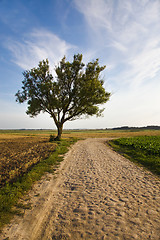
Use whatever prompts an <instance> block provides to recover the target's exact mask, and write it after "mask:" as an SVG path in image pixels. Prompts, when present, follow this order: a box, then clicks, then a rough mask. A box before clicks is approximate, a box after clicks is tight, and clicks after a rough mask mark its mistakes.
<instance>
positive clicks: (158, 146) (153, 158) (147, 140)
mask: <svg viewBox="0 0 160 240" xmlns="http://www.w3.org/2000/svg"><path fill="white" fill-rule="evenodd" d="M110 144H111V146H112V147H113V148H114V149H115V150H116V151H118V152H120V153H122V154H125V156H128V157H129V158H130V159H131V160H132V161H135V162H137V163H140V164H142V165H144V166H145V167H147V168H148V169H150V170H151V171H152V172H154V173H156V174H158V175H160V136H140V137H132V138H119V139H115V140H112V141H110Z"/></svg>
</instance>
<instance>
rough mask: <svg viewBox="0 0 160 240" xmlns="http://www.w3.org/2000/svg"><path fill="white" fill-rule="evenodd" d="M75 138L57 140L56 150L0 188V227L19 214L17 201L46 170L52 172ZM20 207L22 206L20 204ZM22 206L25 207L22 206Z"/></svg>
mask: <svg viewBox="0 0 160 240" xmlns="http://www.w3.org/2000/svg"><path fill="white" fill-rule="evenodd" d="M76 141H77V139H75V138H70V139H62V140H61V141H59V142H57V147H56V150H55V151H54V152H53V153H52V155H50V157H48V158H47V159H43V160H41V161H40V162H39V163H38V164H37V165H35V166H34V167H33V168H32V169H31V170H30V171H29V172H28V173H25V174H24V175H23V176H21V177H19V178H18V179H17V181H16V182H14V183H7V184H6V185H5V186H4V187H2V188H1V189H0V229H2V227H3V226H4V224H6V223H8V222H9V221H10V219H11V218H12V217H13V216H14V214H19V211H17V210H15V209H16V207H18V206H19V207H20V205H21V204H20V205H19V203H18V201H19V199H20V198H21V197H22V196H24V194H26V193H27V192H28V191H29V190H30V189H31V187H32V185H33V183H34V182H36V181H37V180H40V179H41V177H42V176H43V175H44V174H45V173H46V172H54V169H55V166H56V165H57V164H59V163H60V162H61V161H62V160H63V156H62V154H64V153H66V152H67V151H68V147H69V146H70V145H71V144H73V143H75V142H76ZM21 207H22V206H21ZM24 208H26V207H25V206H24Z"/></svg>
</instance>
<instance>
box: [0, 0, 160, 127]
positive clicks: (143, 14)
mask: <svg viewBox="0 0 160 240" xmlns="http://www.w3.org/2000/svg"><path fill="white" fill-rule="evenodd" d="M0 53H1V54H0V72H1V76H0V129H9V128H11V129H14V128H55V125H54V122H53V120H52V119H51V118H50V117H49V116H48V115H47V114H40V115H39V116H37V117H36V118H29V116H27V115H26V113H25V111H26V107H27V106H26V104H17V103H16V102H15V93H16V92H17V90H18V89H20V88H21V86H22V85H21V82H22V80H23V75H22V72H23V71H24V70H27V69H31V68H33V67H36V66H37V65H38V63H39V61H41V60H43V59H46V58H48V59H49V61H50V64H51V68H52V69H54V66H55V65H56V64H57V63H58V62H59V61H60V60H61V58H62V57H63V56H64V55H66V57H67V59H68V60H72V57H73V55H74V54H76V53H82V54H83V60H84V62H85V63H87V62H88V61H91V60H93V59H96V58H99V62H100V64H101V65H104V64H105V65H106V70H105V71H103V76H102V77H103V78H104V80H105V84H104V86H105V88H106V90H107V91H109V92H111V93H112V96H111V98H110V101H109V102H107V103H106V104H105V105H104V106H103V107H105V111H104V117H103V118H96V117H91V118H88V119H80V120H76V121H72V122H66V123H65V126H64V128H110V127H118V126H126V125H127V126H147V125H160V107H159V104H160V1H159V0H141V1H139V0H134V1H133V0H112V1H111V0H46V1H43V0H34V1H33V0H27V1H26V0H13V1H10V0H0ZM52 71H53V70H52Z"/></svg>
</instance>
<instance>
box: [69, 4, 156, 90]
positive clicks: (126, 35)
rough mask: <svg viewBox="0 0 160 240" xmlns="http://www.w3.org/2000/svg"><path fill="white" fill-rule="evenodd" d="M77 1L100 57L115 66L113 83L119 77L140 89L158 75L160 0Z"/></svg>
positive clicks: (120, 79) (122, 81) (123, 81)
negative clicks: (140, 85)
mask: <svg viewBox="0 0 160 240" xmlns="http://www.w3.org/2000/svg"><path fill="white" fill-rule="evenodd" d="M74 2H75V6H76V8H77V9H78V10H79V11H80V12H81V13H82V14H83V15H84V17H85V19H86V21H87V24H88V28H89V30H90V34H91V35H92V37H90V39H93V42H94V43H95V46H96V54H97V55H101V56H102V58H104V59H105V61H106V65H107V64H109V65H114V66H115V68H114V70H115V76H114V72H112V74H113V78H112V80H113V81H114V79H115V77H116V76H118V79H119V81H120V82H121V84H123V83H124V84H128V86H129V85H131V86H133V85H134V84H135V85H136V86H137V84H138V82H139V84H142V83H145V81H148V79H152V78H154V77H155V76H156V74H157V73H158V71H159V69H160V27H159V26H160V25H159V23H160V1H159V0H144V1H138V0H135V1H132V0H128V1H125V0H116V1H109V0H99V1H97V0H87V1H86V0H81V1H79V0H75V1H74ZM93 34H94V35H93ZM93 42H92V43H91V46H92V47H93V45H94V43H93ZM122 65H123V67H122V68H121V71H119V68H120V66H122ZM116 66H117V71H116ZM116 72H118V74H117V73H116Z"/></svg>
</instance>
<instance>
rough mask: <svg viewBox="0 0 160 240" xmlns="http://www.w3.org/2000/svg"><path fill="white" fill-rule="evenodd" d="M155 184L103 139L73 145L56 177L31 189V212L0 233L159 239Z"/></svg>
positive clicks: (159, 201)
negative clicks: (109, 146)
mask: <svg viewBox="0 0 160 240" xmlns="http://www.w3.org/2000/svg"><path fill="white" fill-rule="evenodd" d="M159 190H160V181H159V180H158V178H156V177H155V176H154V175H152V174H151V173H149V172H147V171H144V170H143V169H142V168H139V167H137V166H136V165H134V164H133V163H131V162H130V161H129V160H127V159H125V158H124V157H122V156H120V155H118V154H117V153H115V152H113V151H112V150H111V149H110V148H108V147H107V146H106V144H105V139H87V140H84V141H79V142H77V143H76V144H75V145H74V146H73V147H72V149H71V150H70V151H69V152H68V153H67V155H66V157H65V160H64V161H63V162H62V163H61V166H60V168H59V170H58V171H57V174H56V178H55V176H53V175H51V174H48V175H47V178H46V177H45V178H44V179H42V180H41V181H40V182H39V183H37V184H36V185H35V187H34V189H33V190H32V191H31V193H30V196H31V204H32V209H31V210H26V212H25V214H24V217H18V216H17V217H16V218H15V219H14V220H13V221H12V223H11V224H10V225H9V226H8V227H6V229H4V233H3V238H2V239H5V238H7V237H9V239H11V240H14V239H25V240H33V239H34V240H40V239H46V240H49V239H53V240H59V239H71V240H72V239H73V240H74V239H75V240H79V239H85V240H88V239H92V240H94V239H96V240H97V239H98V240H99V239H107V240H110V239H111V240H116V239H117V240H118V239H119V240H120V239H123V240H126V239H127V240H131V239H138V240H148V239H154V240H158V239H160V195H159Z"/></svg>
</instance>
